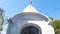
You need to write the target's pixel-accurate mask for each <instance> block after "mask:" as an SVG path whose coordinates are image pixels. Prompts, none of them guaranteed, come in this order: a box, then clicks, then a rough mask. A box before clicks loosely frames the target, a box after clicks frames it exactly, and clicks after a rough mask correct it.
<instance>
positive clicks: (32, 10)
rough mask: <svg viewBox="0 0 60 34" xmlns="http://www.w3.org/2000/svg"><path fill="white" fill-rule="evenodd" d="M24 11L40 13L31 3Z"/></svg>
mask: <svg viewBox="0 0 60 34" xmlns="http://www.w3.org/2000/svg"><path fill="white" fill-rule="evenodd" d="M23 12H35V13H38V11H37V10H36V9H35V8H34V7H33V6H31V5H29V6H28V7H26V8H25V9H24V10H23Z"/></svg>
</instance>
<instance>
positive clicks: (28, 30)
mask: <svg viewBox="0 0 60 34" xmlns="http://www.w3.org/2000/svg"><path fill="white" fill-rule="evenodd" d="M11 20H12V21H10V22H9V23H10V24H9V26H8V29H7V34H55V33H54V29H53V27H52V26H51V25H49V24H50V23H51V20H50V18H48V17H47V16H46V15H44V14H42V13H39V12H38V11H37V10H36V9H35V8H34V7H33V6H32V5H29V6H28V7H26V8H25V9H24V10H23V12H21V13H19V14H17V15H15V16H14V17H13V18H12V19H11Z"/></svg>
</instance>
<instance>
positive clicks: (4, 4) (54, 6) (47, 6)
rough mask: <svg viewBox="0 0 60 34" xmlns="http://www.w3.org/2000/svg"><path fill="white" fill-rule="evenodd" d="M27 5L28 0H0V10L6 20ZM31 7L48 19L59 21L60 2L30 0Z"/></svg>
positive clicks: (56, 0)
mask: <svg viewBox="0 0 60 34" xmlns="http://www.w3.org/2000/svg"><path fill="white" fill-rule="evenodd" d="M28 5H30V0H0V8H2V9H3V10H4V14H5V16H6V17H7V18H8V19H9V18H12V17H14V16H15V15H16V14H18V13H21V12H22V11H23V10H24V9H25V8H26V7H27V6H28ZM32 6H33V7H34V8H35V9H36V10H37V11H38V12H41V13H43V14H45V15H47V16H48V17H53V18H54V19H60V0H32ZM6 26H7V25H4V27H6ZM4 31H5V30H4ZM5 32H6V31H5ZM5 32H4V34H5Z"/></svg>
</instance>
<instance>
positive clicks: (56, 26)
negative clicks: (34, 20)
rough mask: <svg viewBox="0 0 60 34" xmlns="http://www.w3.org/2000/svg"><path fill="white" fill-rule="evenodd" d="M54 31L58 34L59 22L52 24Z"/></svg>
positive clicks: (59, 31)
mask: <svg viewBox="0 0 60 34" xmlns="http://www.w3.org/2000/svg"><path fill="white" fill-rule="evenodd" d="M53 26H54V30H55V33H56V34H60V20H55V21H54V22H53Z"/></svg>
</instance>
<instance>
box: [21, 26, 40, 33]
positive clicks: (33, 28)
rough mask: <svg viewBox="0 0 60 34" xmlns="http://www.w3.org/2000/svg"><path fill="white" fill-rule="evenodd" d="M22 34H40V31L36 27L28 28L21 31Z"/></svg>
mask: <svg viewBox="0 0 60 34" xmlns="http://www.w3.org/2000/svg"><path fill="white" fill-rule="evenodd" d="M21 34H39V29H38V28H36V27H34V26H27V27H24V28H23V29H22V30H21Z"/></svg>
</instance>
